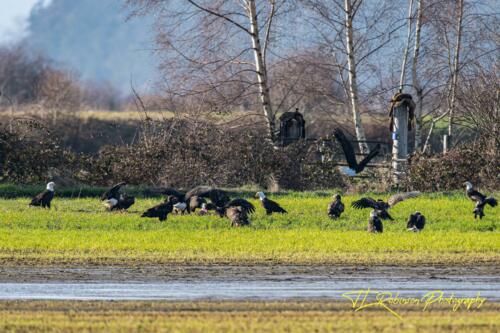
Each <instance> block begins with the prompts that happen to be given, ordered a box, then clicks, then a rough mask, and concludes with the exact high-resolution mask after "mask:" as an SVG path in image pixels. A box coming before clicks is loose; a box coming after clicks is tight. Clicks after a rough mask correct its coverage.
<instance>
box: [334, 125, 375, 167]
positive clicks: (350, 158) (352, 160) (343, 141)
mask: <svg viewBox="0 0 500 333" xmlns="http://www.w3.org/2000/svg"><path fill="white" fill-rule="evenodd" d="M333 135H334V136H335V138H336V139H337V140H338V141H339V142H340V145H341V146H342V150H343V151H344V155H345V159H346V161H347V164H348V165H349V167H348V168H341V170H342V172H344V173H345V174H346V175H348V176H355V175H356V174H358V173H360V172H361V171H363V170H364V168H365V167H366V165H367V164H368V163H369V162H370V161H371V160H372V159H373V158H374V157H375V156H377V155H378V153H379V151H380V144H377V145H376V146H375V148H374V149H373V150H372V151H371V152H370V153H369V154H368V155H367V156H366V157H365V158H363V159H362V160H361V162H359V163H358V162H357V161H356V154H355V152H354V148H353V147H352V145H351V143H350V142H349V140H347V138H346V136H345V135H344V132H343V131H342V130H341V129H340V128H336V129H335V131H334V132H333Z"/></svg>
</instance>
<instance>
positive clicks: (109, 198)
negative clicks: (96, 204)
mask: <svg viewBox="0 0 500 333" xmlns="http://www.w3.org/2000/svg"><path fill="white" fill-rule="evenodd" d="M126 184H127V183H126V182H121V183H118V184H116V185H114V186H113V187H112V188H110V189H109V190H107V191H106V192H104V193H103V194H102V195H101V200H102V201H103V202H104V206H106V208H107V209H108V210H125V209H128V208H130V206H132V205H133V204H134V203H135V197H133V196H129V195H126V194H122V193H121V192H120V189H121V188H122V186H124V185H126Z"/></svg>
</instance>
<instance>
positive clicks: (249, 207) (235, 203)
mask: <svg viewBox="0 0 500 333" xmlns="http://www.w3.org/2000/svg"><path fill="white" fill-rule="evenodd" d="M232 207H241V210H242V211H244V212H245V214H252V213H253V212H255V206H254V205H253V204H252V203H251V202H249V201H247V200H245V199H240V198H237V199H233V200H231V201H229V202H228V203H226V204H225V205H224V207H216V208H215V211H216V212H217V214H219V216H220V217H223V216H224V215H227V214H226V211H227V210H228V209H229V208H232Z"/></svg>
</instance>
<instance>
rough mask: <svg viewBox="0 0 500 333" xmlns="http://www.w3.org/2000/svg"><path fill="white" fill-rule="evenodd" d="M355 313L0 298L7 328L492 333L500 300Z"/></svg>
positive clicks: (251, 304)
mask: <svg viewBox="0 0 500 333" xmlns="http://www.w3.org/2000/svg"><path fill="white" fill-rule="evenodd" d="M395 309H396V310H397V311H398V312H399V314H400V315H401V316H402V318H403V320H400V319H398V318H396V317H394V316H393V315H392V314H390V313H389V312H387V311H386V310H384V309H381V308H372V309H368V310H366V311H361V312H354V311H353V310H352V309H351V308H350V304H349V303H347V302H331V301H303V302H297V301H289V302H255V301H244V302H145V301H142V302H59V301H56V302H50V301H8V302H6V301H3V302H0V330H2V331H5V332H54V333H60V332H90V331H91V332H283V331H286V332H312V331H314V332H332V331H335V332H337V331H351V332H374V331H376V332H395V331H398V332H422V331H425V332H462V331H467V332H495V331H497V330H498V329H499V324H498V323H499V319H500V315H499V311H500V306H499V305H498V304H497V303H489V302H486V303H485V304H484V305H483V306H482V307H481V308H480V309H479V310H471V311H466V310H459V311H457V312H453V311H452V310H450V309H449V307H445V306H440V307H435V308H433V309H430V310H428V311H425V312H423V311H422V309H421V308H415V307H411V306H410V307H408V306H405V307H403V306H397V307H395Z"/></svg>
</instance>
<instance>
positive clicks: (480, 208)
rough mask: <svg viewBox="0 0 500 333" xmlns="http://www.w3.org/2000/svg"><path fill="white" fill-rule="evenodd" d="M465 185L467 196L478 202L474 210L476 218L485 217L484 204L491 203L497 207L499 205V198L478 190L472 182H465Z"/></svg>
mask: <svg viewBox="0 0 500 333" xmlns="http://www.w3.org/2000/svg"><path fill="white" fill-rule="evenodd" d="M465 186H466V193H467V196H468V197H469V198H470V199H471V200H472V201H474V202H475V203H476V207H475V208H474V211H473V213H474V218H477V216H479V219H482V218H483V216H484V206H486V204H488V205H490V206H491V207H495V206H496V205H498V201H497V199H495V198H493V197H486V196H485V195H484V194H482V193H480V192H478V191H476V190H475V189H474V186H472V183H470V182H465Z"/></svg>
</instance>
